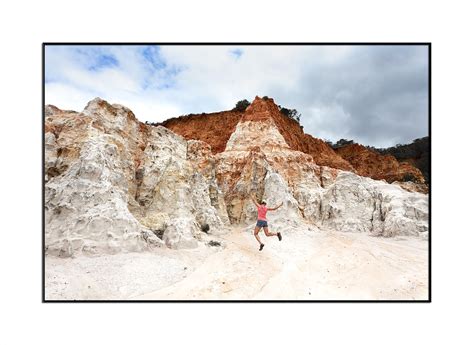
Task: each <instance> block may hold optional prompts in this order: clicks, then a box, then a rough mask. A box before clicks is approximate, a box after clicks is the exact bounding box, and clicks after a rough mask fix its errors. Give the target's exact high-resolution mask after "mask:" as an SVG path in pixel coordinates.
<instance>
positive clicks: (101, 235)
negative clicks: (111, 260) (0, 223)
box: [45, 99, 428, 256]
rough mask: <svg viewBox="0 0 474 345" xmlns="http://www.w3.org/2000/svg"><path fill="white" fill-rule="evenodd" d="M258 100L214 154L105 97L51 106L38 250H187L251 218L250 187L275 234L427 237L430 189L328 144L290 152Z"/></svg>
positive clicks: (253, 212) (253, 210)
mask: <svg viewBox="0 0 474 345" xmlns="http://www.w3.org/2000/svg"><path fill="white" fill-rule="evenodd" d="M266 102H268V101H264V100H263V99H256V101H255V102H254V103H253V104H252V105H251V106H249V107H248V108H247V110H246V112H245V114H244V115H242V116H241V117H240V118H239V121H238V122H237V123H236V124H235V127H234V129H233V131H232V133H231V134H230V135H229V138H228V140H226V141H225V147H224V148H223V149H222V150H221V151H220V152H217V153H215V148H213V147H212V145H211V144H208V143H206V142H203V141H200V140H193V139H190V140H186V139H185V138H183V137H181V136H179V135H177V134H175V133H173V132H172V131H170V130H169V129H167V128H165V127H163V126H148V125H144V124H143V123H141V122H139V121H138V120H137V119H136V118H135V116H134V115H133V113H132V112H131V111H130V110H129V109H127V108H125V107H123V106H120V105H111V104H108V103H107V102H105V101H103V100H101V99H95V100H93V101H91V102H89V104H88V105H87V107H86V108H85V109H84V110H83V111H82V112H81V113H76V112H70V111H62V110H60V109H58V108H56V107H53V106H48V107H47V108H46V124H45V128H46V133H45V181H46V186H45V192H46V193H45V207H46V209H45V215H46V229H45V230H46V252H47V253H48V254H51V255H59V256H71V255H76V254H80V253H86V254H87V253H91V254H94V253H115V252H118V251H140V250H146V249H149V248H153V247H155V246H162V245H166V246H168V247H170V248H174V249H180V248H195V247H197V246H198V245H199V243H200V241H201V238H202V232H203V231H206V232H208V233H210V234H218V233H220V232H224V231H226V225H229V224H231V223H233V224H242V225H248V224H252V223H254V222H255V220H256V208H255V206H254V204H253V202H252V200H251V195H252V194H254V195H256V197H257V199H262V198H265V199H266V200H267V201H268V205H269V206H270V207H272V206H277V205H278V204H280V203H283V206H282V207H281V208H279V209H278V210H276V211H273V212H269V221H270V226H271V227H272V229H274V230H281V231H301V229H302V228H305V227H306V228H312V227H319V228H321V229H327V230H338V231H361V232H368V233H371V234H373V235H377V236H394V235H399V234H402V235H413V236H420V235H421V236H424V234H426V232H427V230H428V229H427V227H428V199H427V196H426V195H423V194H420V193H417V192H409V191H406V190H404V189H403V188H401V187H400V186H398V185H395V184H388V183H386V182H384V181H375V180H373V179H371V178H367V177H362V176H359V175H356V174H355V173H353V172H350V171H343V170H339V169H336V168H334V167H330V166H321V165H319V164H317V161H318V159H316V158H315V156H316V157H319V159H323V158H321V157H326V158H327V157H329V156H327V155H326V156H325V153H324V152H325V151H324V150H322V151H313V152H309V153H305V152H302V151H300V150H295V149H294V147H292V145H294V144H291V141H290V144H289V140H288V139H287V138H285V135H284V134H282V131H281V130H280V129H279V124H278V121H279V120H278V119H277V120H275V117H274V116H273V114H274V110H275V109H274V103H273V102H271V103H266ZM231 125H232V126H233V124H231ZM221 144H222V143H221ZM221 144H219V145H221ZM331 150H332V149H331ZM323 151H324V152H323ZM318 152H319V153H318ZM327 152H329V153H328V155H332V153H331V151H327ZM327 152H326V153H327ZM332 152H333V151H332ZM318 154H320V156H318ZM326 158H324V159H326Z"/></svg>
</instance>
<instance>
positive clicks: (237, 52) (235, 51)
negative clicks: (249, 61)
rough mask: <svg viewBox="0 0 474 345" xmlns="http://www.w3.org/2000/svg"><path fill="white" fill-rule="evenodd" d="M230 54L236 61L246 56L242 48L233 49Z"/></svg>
mask: <svg viewBox="0 0 474 345" xmlns="http://www.w3.org/2000/svg"><path fill="white" fill-rule="evenodd" d="M230 54H231V55H232V56H233V57H234V58H235V59H236V60H238V59H240V57H241V56H242V55H243V54H244V51H243V50H242V49H240V48H237V49H232V50H231V51H230Z"/></svg>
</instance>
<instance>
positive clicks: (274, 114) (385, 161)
mask: <svg viewBox="0 0 474 345" xmlns="http://www.w3.org/2000/svg"><path fill="white" fill-rule="evenodd" d="M269 119H272V120H273V121H274V123H275V125H276V127H277V129H278V131H279V132H280V134H281V135H282V136H283V138H284V139H285V142H286V143H287V144H288V146H289V147H290V149H292V150H295V151H301V152H303V153H307V154H309V155H311V156H312V157H313V160H314V162H315V163H316V164H318V165H321V166H328V167H331V168H335V169H340V170H346V171H352V172H355V173H357V174H359V175H361V176H366V177H370V178H373V179H376V180H386V181H387V182H389V183H392V182H394V181H399V182H402V183H404V182H407V181H411V182H413V183H415V184H419V185H421V188H416V190H418V191H422V192H427V188H426V186H425V185H424V183H425V181H424V178H423V175H422V173H421V172H420V171H419V169H418V168H416V167H414V166H413V165H411V164H408V163H399V162H398V161H397V160H396V159H395V158H394V157H393V156H391V155H381V154H379V153H377V152H373V151H371V150H369V149H367V148H366V147H364V146H362V145H359V144H353V145H348V146H345V147H342V148H338V149H336V150H334V149H333V148H332V147H331V146H329V145H328V144H327V143H326V142H324V141H323V140H321V139H318V138H315V137H313V136H311V135H310V134H307V133H304V131H303V129H302V127H301V126H300V124H299V123H298V122H297V121H296V120H294V119H290V118H289V117H287V116H285V115H283V114H282V113H281V112H280V110H279V109H278V106H277V105H276V104H275V102H274V100H273V99H272V98H267V97H265V98H260V97H258V96H257V97H255V99H254V101H253V102H252V104H250V105H249V106H248V107H247V109H246V110H245V111H244V112H239V111H236V110H230V111H222V112H217V113H209V114H201V115H187V116H181V117H178V118H172V119H169V120H166V121H164V122H163V123H161V124H160V125H162V126H165V127H167V128H168V129H170V130H172V131H173V132H175V133H177V134H179V135H181V136H183V137H184V138H186V139H188V140H189V139H195V140H201V141H204V142H206V143H207V144H209V145H210V146H211V150H212V153H219V152H222V151H224V150H225V148H226V144H227V141H228V140H229V138H230V136H231V135H232V133H233V132H234V131H235V128H236V126H237V124H238V123H239V122H246V121H255V122H258V121H267V120H269ZM256 144H258V143H256Z"/></svg>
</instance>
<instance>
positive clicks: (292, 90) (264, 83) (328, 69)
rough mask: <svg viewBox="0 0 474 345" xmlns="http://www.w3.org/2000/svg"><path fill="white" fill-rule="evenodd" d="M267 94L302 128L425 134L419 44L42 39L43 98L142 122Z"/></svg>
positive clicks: (372, 141)
mask: <svg viewBox="0 0 474 345" xmlns="http://www.w3.org/2000/svg"><path fill="white" fill-rule="evenodd" d="M257 95H258V96H260V97H263V96H268V97H271V98H273V99H274V100H275V102H276V103H277V104H280V105H281V106H284V107H286V108H292V109H293V108H294V109H297V110H298V111H299V112H300V113H301V114H302V115H301V120H300V122H301V125H302V126H303V127H304V131H305V132H306V133H309V134H311V135H313V136H315V137H317V138H321V139H326V140H331V141H333V142H336V141H337V140H339V139H341V138H345V139H352V140H354V141H356V142H358V143H361V144H364V145H370V146H375V147H388V146H393V145H395V144H405V143H410V142H411V141H413V139H416V138H420V137H423V136H427V135H428V48H427V47H426V46H412V45H408V46H248V45H247V46H246V45H242V46H235V45H228V46H183V45H181V46H176V45H174V46H172V45H163V46H145V45H141V46H123V45H122V46H120V45H117V46H51V45H50V46H46V50H45V98H46V104H53V105H55V106H57V107H59V108H61V109H65V110H76V111H81V110H82V109H84V107H85V106H86V104H87V103H88V102H89V101H90V100H92V99H93V98H95V97H100V98H102V99H105V100H106V101H108V102H109V103H118V104H122V105H124V106H126V107H128V108H130V109H131V110H132V111H133V112H134V113H135V115H136V116H137V118H138V119H139V120H141V121H143V122H144V121H150V122H161V121H163V120H165V119H167V118H170V117H175V116H179V115H183V114H189V113H196V114H197V113H203V112H206V113H209V112H216V111H222V110H228V109H231V108H233V107H234V106H235V103H236V102H237V101H239V100H242V99H247V100H249V101H250V102H252V100H253V99H254V98H255V96H257Z"/></svg>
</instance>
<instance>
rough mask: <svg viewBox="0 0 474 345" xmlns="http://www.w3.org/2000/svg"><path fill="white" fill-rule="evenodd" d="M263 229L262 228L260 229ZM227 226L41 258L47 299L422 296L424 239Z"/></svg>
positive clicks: (425, 256) (425, 261)
mask: <svg viewBox="0 0 474 345" xmlns="http://www.w3.org/2000/svg"><path fill="white" fill-rule="evenodd" d="M262 235H263V234H262ZM283 236H284V237H283V241H281V242H279V241H278V239H277V238H276V237H271V238H265V236H264V235H263V236H261V237H262V239H263V241H264V243H265V248H264V250H263V251H262V252H259V251H258V244H257V243H256V241H255V239H254V238H253V236H252V234H251V228H250V227H248V228H245V229H243V228H233V229H232V231H231V232H230V233H229V234H228V235H225V236H222V237H221V238H215V239H216V240H218V241H220V242H222V243H223V247H220V248H219V247H207V246H201V247H199V248H198V249H195V250H179V251H176V250H170V249H159V250H156V251H153V252H145V253H125V254H117V255H108V256H98V257H77V258H73V259H60V258H56V257H47V258H46V261H45V262H46V277H45V278H46V279H45V281H46V299H47V300H48V299H54V300H64V299H66V300H73V299H139V300H143V299H145V300H155V299H158V300H164V299H257V300H258V299H260V300H261V299H320V300H322V299H407V300H412V299H427V298H428V242H427V241H426V240H422V239H419V238H413V237H397V238H378V237H371V236H369V235H367V234H364V233H362V234H356V233H341V232H325V231H324V232H323V231H308V230H301V231H292V232H289V233H284V234H283Z"/></svg>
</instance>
